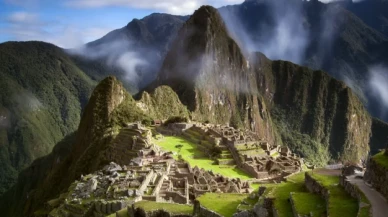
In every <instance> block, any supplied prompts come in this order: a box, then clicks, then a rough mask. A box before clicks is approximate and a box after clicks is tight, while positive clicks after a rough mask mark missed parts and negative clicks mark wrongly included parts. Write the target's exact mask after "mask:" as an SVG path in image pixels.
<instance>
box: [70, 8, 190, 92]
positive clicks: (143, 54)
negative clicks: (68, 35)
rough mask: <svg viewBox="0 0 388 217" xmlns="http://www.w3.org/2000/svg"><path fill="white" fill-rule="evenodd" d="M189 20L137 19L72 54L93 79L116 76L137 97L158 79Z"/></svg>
mask: <svg viewBox="0 0 388 217" xmlns="http://www.w3.org/2000/svg"><path fill="white" fill-rule="evenodd" d="M187 18H188V17H187V16H174V15H169V14H158V13H155V14H151V15H149V16H147V17H144V18H143V19H141V20H138V19H134V20H132V21H131V22H130V23H128V25H127V26H125V27H123V28H121V29H117V30H114V31H112V32H110V33H108V34H107V35H105V36H104V37H102V38H101V39H98V40H96V41H93V42H90V43H88V44H86V45H85V47H83V48H81V49H76V50H70V53H71V54H72V56H73V60H74V61H75V62H76V63H77V64H78V65H80V66H81V68H82V69H83V70H84V71H85V72H86V73H87V74H88V75H89V76H90V77H92V78H96V79H97V80H102V79H103V78H105V77H106V76H109V75H115V76H117V77H118V78H119V79H120V80H122V81H123V82H124V85H125V87H126V88H127V89H130V91H131V93H137V92H138V90H139V89H141V88H143V87H144V86H145V85H147V84H149V83H150V82H151V81H152V80H154V79H155V75H156V72H157V71H158V70H159V68H160V65H161V63H162V61H163V59H164V57H165V55H166V53H167V51H168V49H169V47H170V44H171V42H172V40H174V39H175V36H176V33H177V32H178V30H179V28H180V27H181V26H182V24H183V23H184V22H185V21H186V20H187ZM91 66H92V67H91Z"/></svg>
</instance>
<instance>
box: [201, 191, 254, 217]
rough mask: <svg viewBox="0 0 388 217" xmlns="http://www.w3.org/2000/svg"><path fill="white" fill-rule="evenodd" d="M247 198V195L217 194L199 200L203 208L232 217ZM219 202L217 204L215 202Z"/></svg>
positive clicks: (225, 216) (210, 194)
mask: <svg viewBox="0 0 388 217" xmlns="http://www.w3.org/2000/svg"><path fill="white" fill-rule="evenodd" d="M246 197H247V195H246V194H216V193H207V194H204V195H202V196H200V197H199V198H198V201H199V202H200V203H201V205H202V206H204V207H206V208H208V209H210V210H213V211H215V212H216V213H219V214H221V215H223V216H224V217H232V215H233V214H234V213H235V212H236V211H237V206H238V205H239V204H240V203H241V201H242V200H244V199H245V198H246ZM215 201H217V202H215Z"/></svg>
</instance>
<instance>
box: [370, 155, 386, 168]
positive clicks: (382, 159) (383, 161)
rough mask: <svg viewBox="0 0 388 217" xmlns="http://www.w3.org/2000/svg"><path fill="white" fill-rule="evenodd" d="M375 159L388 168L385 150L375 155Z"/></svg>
mask: <svg viewBox="0 0 388 217" xmlns="http://www.w3.org/2000/svg"><path fill="white" fill-rule="evenodd" d="M373 160H375V161H376V162H377V163H378V164H380V165H381V166H383V167H385V168H387V169H388V156H387V155H386V154H385V153H384V151H383V152H380V153H378V154H376V155H375V156H373Z"/></svg>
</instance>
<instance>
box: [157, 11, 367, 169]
mask: <svg viewBox="0 0 388 217" xmlns="http://www.w3.org/2000/svg"><path fill="white" fill-rule="evenodd" d="M178 39H179V40H177V41H176V42H175V43H174V44H173V46H172V49H171V51H170V52H169V53H168V54H167V56H166V59H165V62H164V64H163V67H162V69H161V71H160V74H159V76H158V78H157V80H156V86H157V84H159V85H160V84H163V85H169V86H171V87H172V89H173V90H174V91H176V92H177V94H178V96H179V98H180V99H181V101H182V103H183V104H185V105H187V106H188V108H189V109H190V111H192V117H193V119H197V120H201V121H206V120H209V121H211V122H216V123H224V124H225V123H230V124H233V125H237V126H240V127H246V128H249V129H251V130H253V131H256V132H257V133H258V134H259V135H260V136H261V137H262V138H263V139H266V140H268V141H269V142H270V143H271V144H276V145H277V144H281V143H282V142H283V143H284V144H285V145H288V146H290V147H293V148H294V149H295V150H296V151H298V152H299V153H301V154H302V155H304V156H305V157H307V159H309V160H311V161H314V158H315V157H316V156H319V155H320V156H325V158H324V159H319V160H318V161H317V163H326V162H327V161H328V160H329V159H330V156H329V155H330V154H331V156H332V157H333V158H334V159H342V160H345V161H358V160H359V159H360V158H362V157H363V156H364V155H365V151H367V150H369V147H368V142H369V137H370V134H371V130H370V126H371V118H370V117H369V114H368V113H367V111H366V110H365V108H364V106H363V105H362V103H361V101H360V100H359V98H358V97H357V96H356V95H355V94H354V93H353V92H352V91H351V89H349V88H348V87H347V86H346V85H345V84H344V83H343V82H340V81H337V80H335V79H333V78H331V77H330V76H328V75H327V74H326V73H324V72H322V71H313V70H311V69H308V68H306V67H301V66H298V65H295V64H293V63H290V62H284V61H273V62H272V61H270V60H268V59H267V58H266V57H264V56H263V55H260V54H255V55H251V56H249V59H246V58H245V57H244V55H243V54H242V52H241V50H240V48H239V47H238V46H237V44H236V43H235V42H234V41H233V39H231V38H230V37H229V36H228V33H227V31H226V27H225V25H224V23H223V21H222V19H221V18H220V15H219V13H218V12H217V10H215V9H214V8H211V7H201V8H200V9H199V10H197V11H196V12H195V13H194V15H193V16H192V17H191V18H190V19H189V20H188V21H187V22H186V24H185V25H184V26H183V27H182V29H181V30H180V31H179V33H178ZM154 85H155V84H154ZM272 118H275V120H276V122H275V123H273V121H272ZM277 130H279V133H281V136H282V139H283V141H281V140H280V139H279V137H278V136H277V135H278V132H277ZM325 161H326V162H325Z"/></svg>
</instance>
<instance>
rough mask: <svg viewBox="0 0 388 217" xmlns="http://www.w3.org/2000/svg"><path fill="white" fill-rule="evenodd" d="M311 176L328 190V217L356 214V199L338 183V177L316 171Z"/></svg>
mask: <svg viewBox="0 0 388 217" xmlns="http://www.w3.org/2000/svg"><path fill="white" fill-rule="evenodd" d="M310 174H311V173H310ZM311 176H312V177H313V178H314V179H315V180H317V181H318V182H319V183H320V184H322V185H323V186H324V187H325V188H327V189H328V190H329V191H330V199H329V210H328V212H329V215H330V217H344V216H357V213H358V201H357V199H355V198H352V197H351V196H350V195H349V194H348V193H347V192H346V191H345V189H344V188H342V187H341V186H340V185H339V177H337V176H324V175H320V174H316V173H313V174H311Z"/></svg>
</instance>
